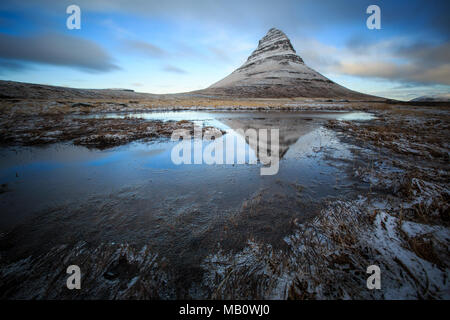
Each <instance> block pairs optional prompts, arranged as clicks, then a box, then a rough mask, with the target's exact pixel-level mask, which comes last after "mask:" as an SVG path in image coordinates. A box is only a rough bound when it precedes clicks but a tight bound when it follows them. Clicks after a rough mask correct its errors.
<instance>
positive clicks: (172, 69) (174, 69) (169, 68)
mask: <svg viewBox="0 0 450 320" xmlns="http://www.w3.org/2000/svg"><path fill="white" fill-rule="evenodd" d="M163 70H164V71H166V72H172V73H179V74H184V73H187V71H185V70H183V69H181V68H178V67H175V66H172V65H166V66H165V67H164V68H163Z"/></svg>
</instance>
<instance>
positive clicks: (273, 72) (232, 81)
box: [194, 28, 379, 100]
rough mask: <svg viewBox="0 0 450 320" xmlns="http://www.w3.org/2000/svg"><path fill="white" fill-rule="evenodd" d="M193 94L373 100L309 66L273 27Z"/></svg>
mask: <svg viewBox="0 0 450 320" xmlns="http://www.w3.org/2000/svg"><path fill="white" fill-rule="evenodd" d="M194 93H200V94H209V95H219V96H221V95H223V96H236V97H249V98H289V97H307V98H345V99H354V100H376V99H379V98H377V97H374V96H369V95H365V94H362V93H359V92H355V91H352V90H349V89H347V88H345V87H343V86H341V85H339V84H337V83H335V82H333V81H331V80H330V79H328V78H326V77H324V76H323V75H321V74H320V73H318V72H317V71H315V70H313V69H311V68H310V67H308V66H307V65H306V64H305V63H304V61H303V59H302V58H301V57H300V56H299V55H297V53H296V51H295V49H294V47H293V46H292V44H291V41H290V40H289V38H288V37H287V36H286V35H285V34H284V33H283V32H282V31H280V30H278V29H275V28H272V29H270V30H269V32H268V33H267V34H266V35H265V36H264V37H263V38H262V39H261V40H260V41H259V44H258V48H256V50H255V51H253V53H252V54H251V55H250V57H248V59H247V61H246V62H245V63H244V64H243V65H242V66H241V67H240V68H238V69H236V70H235V71H233V72H232V73H231V74H230V75H229V76H227V77H225V78H224V79H222V80H220V81H218V82H216V83H214V84H213V85H211V86H210V87H209V88H207V89H204V90H198V91H195V92H194Z"/></svg>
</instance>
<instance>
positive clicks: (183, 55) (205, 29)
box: [0, 0, 450, 100]
mask: <svg viewBox="0 0 450 320" xmlns="http://www.w3.org/2000/svg"><path fill="white" fill-rule="evenodd" d="M71 4H76V5H78V6H79V7H80V8H81V29H80V30H68V29H67V28H66V19H67V17H68V16H69V15H68V14H66V8H67V6H69V5H71ZM371 4H376V5H378V6H379V7H380V8H381V27H382V28H381V30H369V29H368V28H367V27H366V19H367V17H368V16H369V15H368V14H366V8H367V7H368V6H369V5H371ZM449 9H450V4H449V1H363V0H346V1H336V0H322V1H318V0H304V1H302V0H293V1H291V0H278V1H264V0H259V1H258V0H227V1H222V0H165V1H153V0H146V1H144V0H136V1H133V0H128V1H125V0H109V1H107V0H99V1H95V0H89V1H87V0H77V1H75V0H70V1H65V0H59V1H51V0H35V1H33V0H30V1H22V2H20V3H18V2H17V1H9V0H2V1H1V3H0V42H1V46H0V79H2V80H14V81H23V82H32V83H41V84H51V85H60V86H69V87H77V88H130V89H134V90H136V91H140V92H151V93H174V92H185V91H190V90H197V89H202V88H205V87H208V86H209V85H211V84H212V83H214V82H216V81H218V80H220V79H221V78H223V77H225V76H226V75H228V74H229V73H230V72H232V71H233V70H234V69H236V68H237V67H239V66H240V65H241V64H243V63H244V61H245V60H246V59H247V57H248V56H249V55H250V54H251V52H252V51H253V50H254V49H255V48H256V46H257V44H258V40H259V39H261V38H262V37H263V36H264V35H265V33H266V32H267V31H268V30H269V29H270V28H271V27H276V28H279V29H281V30H283V31H284V32H285V33H286V34H287V36H288V37H289V38H290V39H291V41H292V43H293V45H294V48H295V49H296V50H297V53H298V54H299V55H300V56H301V57H302V58H303V59H304V61H305V62H306V63H307V64H308V65H309V66H311V67H312V68H314V69H316V70H317V71H319V72H321V73H322V74H324V75H325V76H327V77H329V78H330V79H332V80H334V81H336V82H338V83H339V84H342V85H344V86H346V87H348V88H350V89H354V90H358V91H361V92H365V93H369V94H376V95H381V96H385V97H389V98H397V99H404V100H409V99H411V98H415V97H417V96H421V95H425V94H439V93H449V92H450V42H449V35H450V23H449V22H448V19H447V15H448V12H449Z"/></svg>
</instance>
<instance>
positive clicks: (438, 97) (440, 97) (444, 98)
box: [410, 93, 450, 102]
mask: <svg viewBox="0 0 450 320" xmlns="http://www.w3.org/2000/svg"><path fill="white" fill-rule="evenodd" d="M410 101H412V102H450V93H444V94H434V95H426V96H421V97H418V98H414V99H412V100H410Z"/></svg>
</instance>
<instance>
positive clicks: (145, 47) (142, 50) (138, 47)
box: [123, 40, 169, 58]
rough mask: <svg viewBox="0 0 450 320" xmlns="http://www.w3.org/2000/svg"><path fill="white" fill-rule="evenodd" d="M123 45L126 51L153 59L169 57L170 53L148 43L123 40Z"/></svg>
mask: <svg viewBox="0 0 450 320" xmlns="http://www.w3.org/2000/svg"><path fill="white" fill-rule="evenodd" d="M123 45H124V48H125V49H126V50H130V51H132V52H135V53H139V54H143V55H145V56H149V57H152V58H166V57H168V56H169V53H168V52H167V51H166V50H164V49H162V48H160V47H158V46H156V45H154V44H152V43H150V42H146V41H141V40H123Z"/></svg>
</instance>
